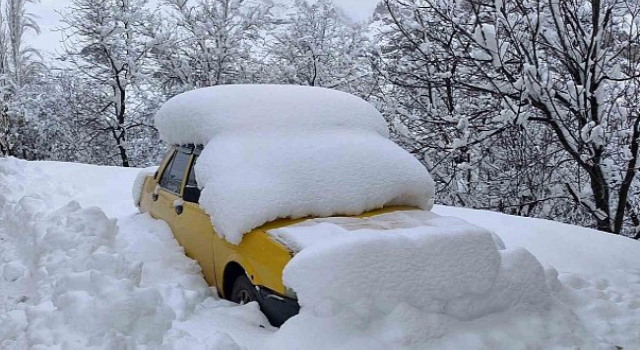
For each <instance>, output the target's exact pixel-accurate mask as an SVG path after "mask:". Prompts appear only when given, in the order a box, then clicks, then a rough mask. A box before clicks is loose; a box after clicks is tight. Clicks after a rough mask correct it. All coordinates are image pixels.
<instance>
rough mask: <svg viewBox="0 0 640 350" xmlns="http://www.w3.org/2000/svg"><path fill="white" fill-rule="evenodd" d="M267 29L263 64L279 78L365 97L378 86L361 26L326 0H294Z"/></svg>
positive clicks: (279, 80) (280, 80)
mask: <svg viewBox="0 0 640 350" xmlns="http://www.w3.org/2000/svg"><path fill="white" fill-rule="evenodd" d="M282 17H283V18H282V19H281V20H280V21H279V24H278V25H277V26H276V28H274V30H273V31H271V32H270V33H269V34H270V40H269V41H268V44H267V53H268V59H267V60H266V64H267V67H269V68H268V71H269V73H270V79H271V80H272V81H275V82H279V83H286V84H296V85H310V86H322V87H328V88H334V89H339V90H343V91H348V92H353V93H356V94H358V95H361V96H363V97H368V96H369V95H370V94H371V92H372V90H373V89H375V88H377V84H375V77H374V76H373V74H372V70H371V69H370V66H369V64H368V61H367V59H366V55H365V54H366V52H367V50H368V48H369V47H370V46H371V43H370V41H369V39H368V37H367V35H366V27H365V26H363V25H362V24H358V23H353V22H352V21H351V20H350V19H349V18H347V17H346V16H345V15H344V14H343V13H342V11H341V10H340V9H339V8H338V7H336V6H335V5H334V4H333V3H332V1H331V0H319V1H317V2H313V3H309V2H307V1H304V0H298V1H296V2H295V4H294V5H293V6H292V7H291V8H289V9H288V10H287V11H286V13H285V14H284V15H283V16H282Z"/></svg>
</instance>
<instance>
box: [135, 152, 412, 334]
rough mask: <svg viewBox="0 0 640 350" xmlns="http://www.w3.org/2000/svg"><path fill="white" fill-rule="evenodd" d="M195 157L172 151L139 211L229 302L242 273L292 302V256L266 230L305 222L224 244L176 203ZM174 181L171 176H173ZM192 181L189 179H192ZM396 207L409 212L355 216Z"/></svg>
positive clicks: (203, 220)
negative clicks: (288, 279)
mask: <svg viewBox="0 0 640 350" xmlns="http://www.w3.org/2000/svg"><path fill="white" fill-rule="evenodd" d="M178 154H180V155H179V156H178ZM198 154H199V148H198V147H193V146H191V147H180V146H176V147H172V149H171V150H170V151H169V152H168V154H167V156H166V157H165V158H164V160H163V161H162V163H161V164H160V165H159V167H158V170H157V172H156V173H155V175H153V176H147V177H146V178H145V180H144V184H143V188H142V194H141V197H140V210H141V211H142V212H148V213H149V214H150V215H151V216H152V217H154V218H156V219H161V220H164V221H165V222H166V223H167V224H168V225H169V226H170V227H171V230H172V231H173V234H174V236H175V238H176V240H177V241H178V242H179V243H180V245H181V246H182V247H183V248H184V250H185V253H186V255H187V256H189V257H191V258H192V259H194V260H196V261H197V262H198V263H199V265H200V267H201V268H202V273H203V275H204V277H205V279H206V281H207V282H208V283H209V284H210V285H211V286H213V287H215V288H216V289H217V291H218V293H219V295H220V296H222V297H224V298H227V299H229V298H230V293H231V288H232V287H233V283H234V281H235V280H236V278H238V277H239V276H241V275H246V276H247V277H248V278H249V280H250V281H251V284H253V286H256V287H257V289H258V290H260V289H266V290H268V291H269V293H270V294H269V296H275V299H279V300H285V299H289V300H294V301H295V293H293V291H291V290H289V289H287V288H286V286H285V285H284V284H283V282H282V272H283V269H284V267H285V265H287V263H288V262H289V260H291V258H292V257H293V254H294V252H292V251H290V250H289V249H288V248H287V247H285V246H284V245H282V244H281V243H279V242H277V241H276V240H274V239H273V238H272V237H271V236H270V235H269V234H267V231H268V230H271V229H275V228H278V227H283V226H287V225H292V224H295V223H298V222H300V221H303V220H305V219H296V220H293V219H278V220H275V221H272V222H269V223H267V224H265V225H263V226H261V227H258V228H256V229H254V230H252V231H251V232H249V233H247V234H245V235H244V237H243V239H242V241H241V242H240V244H238V245H234V244H231V243H229V242H227V241H226V240H225V239H224V238H221V237H220V236H219V235H217V234H216V233H215V230H214V228H213V226H212V224H211V220H210V217H209V215H207V214H206V213H205V212H204V210H203V209H202V208H200V206H199V205H198V204H197V203H195V202H188V201H184V200H183V199H182V198H183V194H184V191H185V188H186V187H188V185H189V181H190V180H189V178H190V176H191V177H193V179H195V177H194V176H193V174H192V172H193V165H194V163H195V160H196V158H197V156H198ZM174 157H180V164H182V166H184V169H183V171H182V172H183V174H182V178H181V179H179V181H180V185H179V186H177V187H176V186H175V184H174V186H173V189H174V190H173V191H172V190H170V189H168V188H165V187H169V186H168V185H167V186H163V184H162V181H163V180H162V179H163V177H164V178H166V176H169V175H168V174H169V172H170V171H171V172H173V173H179V171H176V170H175V169H168V168H169V166H176V165H180V164H178V160H177V159H176V160H175V161H173V158H174ZM185 163H186V164H185ZM177 168H180V166H177ZM178 177H179V176H178V175H176V178H178ZM193 179H192V181H195V180H193ZM402 209H415V208H407V207H388V208H382V209H379V210H374V211H370V212H367V213H365V214H362V215H360V216H358V217H368V216H373V215H378V214H382V213H386V212H391V211H395V210H402ZM296 306H297V303H296ZM261 307H263V305H261ZM273 307H275V308H278V307H279V306H277V305H276V306H273ZM263 311H264V307H263ZM295 312H297V309H296V310H295ZM265 314H266V313H265ZM267 316H269V315H267ZM289 316H291V315H289ZM286 318H288V317H285V319H286ZM270 320H271V318H270ZM282 322H284V320H281V322H280V321H275V322H274V321H272V323H275V324H277V325H279V324H281V323H282Z"/></svg>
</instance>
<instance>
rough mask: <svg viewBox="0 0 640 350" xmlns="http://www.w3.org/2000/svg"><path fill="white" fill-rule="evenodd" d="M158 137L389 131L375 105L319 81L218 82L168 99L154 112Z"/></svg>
mask: <svg viewBox="0 0 640 350" xmlns="http://www.w3.org/2000/svg"><path fill="white" fill-rule="evenodd" d="M155 123H156V126H157V127H158V130H159V131H160V137H161V138H162V139H163V140H164V141H166V142H168V143H170V144H189V143H196V144H206V143H207V142H208V141H209V140H210V139H211V138H212V137H214V136H216V135H219V134H221V133H225V132H233V133H236V132H260V133H262V132H271V131H279V130H282V129H287V130H298V131H299V132H309V131H314V130H319V129H325V130H326V129H333V128H338V129H350V130H363V131H371V132H375V133H378V134H380V135H382V136H385V137H388V135H389V134H388V128H387V124H386V122H385V120H384V118H383V117H382V115H381V114H380V112H378V110H376V108H375V107H373V106H372V105H371V104H369V103H368V102H366V101H364V100H363V99H361V98H359V97H356V96H354V95H351V94H348V93H345V92H342V91H337V90H330V89H325V88H320V87H310V86H293V85H220V86H213V87H207V88H203V89H197V90H192V91H188V92H185V93H182V94H180V95H177V96H175V97H173V98H171V99H170V100H168V101H167V102H166V103H164V105H163V106H162V107H161V108H160V110H159V111H158V113H157V115H156V118H155Z"/></svg>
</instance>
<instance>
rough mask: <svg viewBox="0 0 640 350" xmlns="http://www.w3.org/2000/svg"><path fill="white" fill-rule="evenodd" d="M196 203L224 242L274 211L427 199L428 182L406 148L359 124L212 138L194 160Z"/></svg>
mask: <svg viewBox="0 0 640 350" xmlns="http://www.w3.org/2000/svg"><path fill="white" fill-rule="evenodd" d="M195 169H196V177H197V181H198V185H199V186H201V187H203V190H202V195H201V196H200V206H201V207H202V208H204V210H205V211H206V212H207V213H208V214H209V215H210V216H211V221H212V223H213V225H214V227H215V229H216V232H218V234H221V235H223V236H224V237H225V238H226V239H227V240H228V241H229V242H231V243H236V244H237V243H239V242H240V241H241V239H242V235H243V234H244V233H246V232H248V231H250V230H251V229H253V228H255V227H258V226H260V225H262V224H264V223H266V222H269V221H272V220H275V219H277V218H282V217H292V218H300V217H305V216H331V215H336V214H344V215H357V214H361V213H363V212H365V211H368V210H371V209H375V208H380V207H382V206H385V205H411V206H417V207H420V208H423V209H430V208H431V207H432V206H433V197H434V185H433V180H432V179H431V176H430V175H429V173H428V172H427V170H426V169H425V168H424V167H423V166H422V164H420V162H418V160H416V159H415V158H414V157H413V156H412V155H411V154H409V153H408V152H406V151H405V150H403V149H401V148H400V147H399V146H397V145H396V144H394V143H393V142H391V141H389V140H388V139H386V138H384V137H382V136H380V135H377V134H374V133H366V132H353V131H333V132H316V133H311V134H286V135H268V136H266V135H262V136H260V137H256V136H254V135H233V136H218V137H216V138H213V139H212V140H211V141H210V142H209V144H208V145H207V146H206V147H205V149H204V150H203V152H202V154H201V155H200V158H199V159H198V162H197V164H196V166H195Z"/></svg>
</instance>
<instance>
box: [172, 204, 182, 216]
mask: <svg viewBox="0 0 640 350" xmlns="http://www.w3.org/2000/svg"><path fill="white" fill-rule="evenodd" d="M174 209H175V210H176V214H178V215H180V214H182V211H183V210H184V207H182V205H176V206H174Z"/></svg>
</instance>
